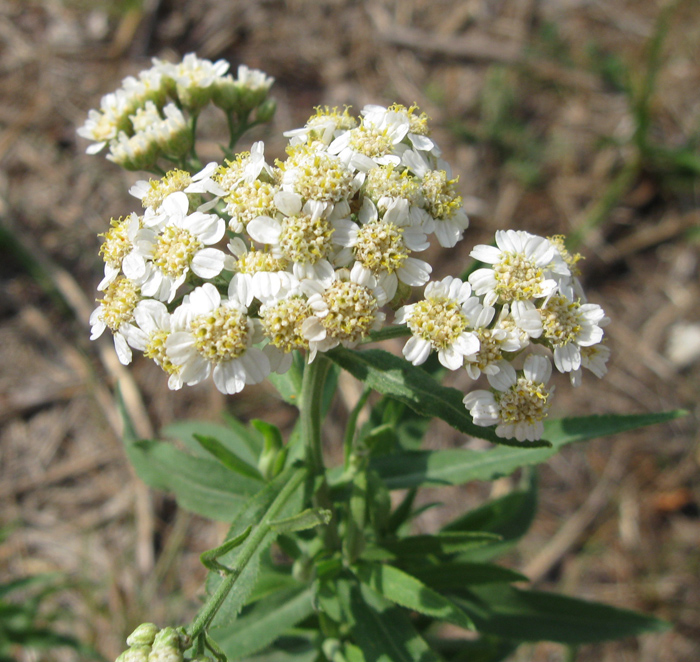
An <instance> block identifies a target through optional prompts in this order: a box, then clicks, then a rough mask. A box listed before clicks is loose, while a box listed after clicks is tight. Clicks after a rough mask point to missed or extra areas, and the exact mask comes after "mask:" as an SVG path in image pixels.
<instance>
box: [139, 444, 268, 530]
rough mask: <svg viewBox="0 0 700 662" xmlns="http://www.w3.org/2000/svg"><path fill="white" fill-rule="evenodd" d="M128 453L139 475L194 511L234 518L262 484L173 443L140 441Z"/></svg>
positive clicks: (229, 518)
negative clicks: (184, 451)
mask: <svg viewBox="0 0 700 662" xmlns="http://www.w3.org/2000/svg"><path fill="white" fill-rule="evenodd" d="M126 452H127V455H128V457H129V460H130V461H131V463H132V464H133V466H134V468H135V469H136V473H137V474H138V475H139V477H140V478H141V479H142V480H143V481H144V482H145V483H147V484H148V485H150V486H151V487H155V488H157V489H161V490H165V491H167V492H171V493H172V494H174V496H175V498H176V499H177V502H178V504H179V505H180V506H181V507H182V508H185V509H186V510H190V511H192V512H194V513H197V514H199V515H202V516H204V517H208V518H210V519H214V520H219V521H231V520H232V519H233V518H234V517H235V516H236V515H237V513H238V511H239V509H240V508H241V506H242V505H243V503H245V501H246V499H247V498H249V497H250V496H251V495H252V494H255V493H256V492H257V491H258V490H259V489H260V487H261V483H260V482H259V481H257V480H252V479H250V478H246V477H244V476H236V475H233V474H232V473H231V471H229V470H228V469H227V468H225V467H223V466H222V465H221V464H219V462H215V461H213V460H206V459H204V458H199V457H194V456H192V455H188V454H186V453H183V452H182V451H180V450H178V449H177V448H175V447H174V446H173V445H172V444H169V443H163V442H160V441H147V440H143V441H138V442H135V443H130V444H127V446H126Z"/></svg>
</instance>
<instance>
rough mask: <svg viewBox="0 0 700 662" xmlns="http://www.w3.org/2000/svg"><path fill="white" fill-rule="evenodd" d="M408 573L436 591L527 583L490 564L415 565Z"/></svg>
mask: <svg viewBox="0 0 700 662" xmlns="http://www.w3.org/2000/svg"><path fill="white" fill-rule="evenodd" d="M408 571H409V572H410V573H411V574H412V575H414V576H415V577H416V578H418V579H419V580H420V581H422V582H423V583H425V584H427V585H428V586H430V588H432V589H434V590H436V591H451V590H454V589H455V588H456V587H457V588H459V587H464V588H466V587H468V586H473V585H475V584H497V583H506V584H509V583H511V582H527V581H529V580H528V578H527V577H526V576H525V575H522V574H520V573H519V572H516V571H515V570H510V569H509V568H503V567H501V566H499V565H494V564H492V563H465V562H460V561H456V562H451V561H447V562H444V563H439V564H435V565H430V564H427V563H416V564H412V565H410V566H409V567H408Z"/></svg>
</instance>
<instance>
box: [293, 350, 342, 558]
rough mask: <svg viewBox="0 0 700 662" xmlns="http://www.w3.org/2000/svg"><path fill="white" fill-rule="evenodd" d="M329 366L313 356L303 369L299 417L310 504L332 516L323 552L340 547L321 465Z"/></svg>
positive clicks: (333, 513)
mask: <svg viewBox="0 0 700 662" xmlns="http://www.w3.org/2000/svg"><path fill="white" fill-rule="evenodd" d="M330 366H331V362H330V359H328V358H327V357H325V356H322V355H316V358H315V360H314V361H313V363H308V364H307V365H306V366H305V367H304V378H303V379H302V383H301V398H300V403H299V416H300V424H301V438H302V440H303V442H304V444H306V463H307V466H308V468H309V473H310V477H311V479H312V481H313V483H314V488H313V489H314V493H313V505H314V507H315V508H321V509H323V510H330V512H331V513H332V515H331V521H330V522H329V523H328V526H326V527H325V528H324V532H323V537H324V541H325V546H326V549H337V548H338V547H339V545H340V539H339V537H338V518H337V516H336V513H335V508H334V507H333V500H332V499H331V495H330V488H329V486H328V481H327V480H326V467H325V465H324V463H323V443H322V439H321V423H322V420H321V419H322V414H323V390H324V386H325V383H326V376H327V375H328V369H329V368H330Z"/></svg>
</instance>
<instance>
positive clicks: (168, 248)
mask: <svg viewBox="0 0 700 662" xmlns="http://www.w3.org/2000/svg"><path fill="white" fill-rule="evenodd" d="M201 247H202V242H201V241H199V239H197V237H195V236H194V235H193V234H192V233H191V232H190V231H189V230H187V229H185V228H178V227H176V226H174V225H168V226H167V227H166V228H165V229H164V230H163V232H162V233H161V235H160V236H159V237H158V244H157V245H156V250H155V254H154V256H153V263H154V264H155V265H156V266H157V267H158V268H159V269H160V270H161V271H162V272H163V273H164V274H165V275H166V276H170V277H171V278H177V277H178V276H181V275H182V274H183V273H185V271H187V269H188V268H189V266H190V263H191V262H192V258H193V257H194V255H195V253H197V251H198V250H199V249H200V248H201Z"/></svg>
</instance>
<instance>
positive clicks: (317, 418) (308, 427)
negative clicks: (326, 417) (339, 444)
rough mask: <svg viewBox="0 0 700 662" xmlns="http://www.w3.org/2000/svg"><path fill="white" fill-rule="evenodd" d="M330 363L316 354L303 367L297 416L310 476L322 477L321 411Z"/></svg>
mask: <svg viewBox="0 0 700 662" xmlns="http://www.w3.org/2000/svg"><path fill="white" fill-rule="evenodd" d="M330 365H331V362H330V361H329V360H328V359H327V358H326V357H325V356H323V355H321V354H317V355H316V358H315V360H314V361H313V363H309V364H307V365H306V366H305V367H304V378H303V380H302V383H301V398H300V400H301V401H300V403H299V415H300V424H301V436H302V439H303V440H304V443H305V444H306V457H307V461H308V465H309V469H310V470H311V473H312V475H314V476H318V475H323V474H324V472H325V466H324V464H323V446H322V441H321V422H322V421H321V418H322V413H323V411H322V409H323V386H324V384H325V382H326V375H327V374H328V369H329V368H330Z"/></svg>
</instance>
